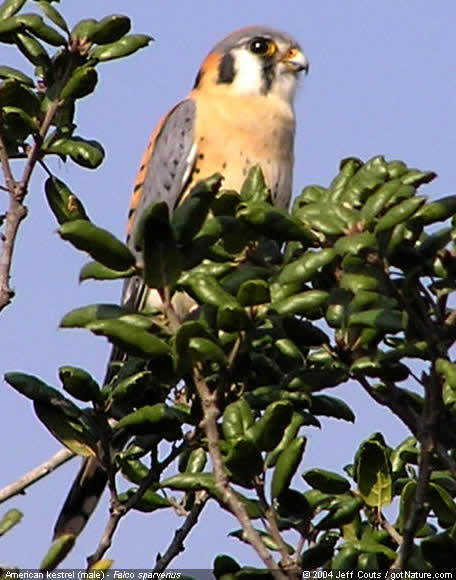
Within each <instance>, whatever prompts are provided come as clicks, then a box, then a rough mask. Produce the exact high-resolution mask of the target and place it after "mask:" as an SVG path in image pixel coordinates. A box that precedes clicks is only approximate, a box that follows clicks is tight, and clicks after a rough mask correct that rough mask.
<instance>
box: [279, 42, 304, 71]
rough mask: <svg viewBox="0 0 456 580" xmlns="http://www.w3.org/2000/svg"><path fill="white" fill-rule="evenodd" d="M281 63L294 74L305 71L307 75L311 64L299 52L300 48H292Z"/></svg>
mask: <svg viewBox="0 0 456 580" xmlns="http://www.w3.org/2000/svg"><path fill="white" fill-rule="evenodd" d="M281 61H282V62H283V63H284V65H285V66H286V67H287V68H288V69H289V70H290V71H292V72H294V73H298V72H301V71H305V73H306V74H307V73H308V72H309V67H310V63H309V61H308V60H307V57H306V56H305V55H304V54H303V53H302V52H301V51H300V50H299V48H296V47H293V48H290V50H289V51H288V52H287V53H286V54H285V56H284V57H283V58H282V59H281Z"/></svg>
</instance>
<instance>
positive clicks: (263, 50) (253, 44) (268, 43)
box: [249, 36, 276, 56]
mask: <svg viewBox="0 0 456 580" xmlns="http://www.w3.org/2000/svg"><path fill="white" fill-rule="evenodd" d="M249 49H250V52H253V53H254V54H258V55H260V56H272V55H273V54H274V53H275V51H276V46H275V44H274V43H273V42H272V40H270V39H269V38H262V37H261V36H257V37H256V38H254V39H253V40H251V41H250V44H249Z"/></svg>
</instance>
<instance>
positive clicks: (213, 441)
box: [193, 367, 287, 580]
mask: <svg viewBox="0 0 456 580" xmlns="http://www.w3.org/2000/svg"><path fill="white" fill-rule="evenodd" d="M193 379H194V382H195V386H196V389H197V391H198V394H199V397H200V400H201V404H202V407H203V420H202V422H201V426H202V427H203V429H204V431H205V433H206V437H207V444H208V449H209V454H210V456H211V459H212V464H213V467H214V475H215V483H216V487H217V490H218V491H219V493H220V494H221V496H222V499H223V502H224V503H226V504H227V506H228V507H229V508H230V510H231V512H232V513H233V514H234V515H235V516H236V518H237V519H238V521H239V523H240V524H241V527H242V530H243V535H244V538H245V540H246V541H247V542H248V543H249V544H250V545H251V546H252V547H253V548H254V550H255V551H256V553H257V554H258V556H259V557H260V558H261V560H262V561H263V563H264V564H265V566H266V567H267V568H268V569H269V570H271V572H272V573H273V575H274V577H275V578H276V580H284V579H286V578H287V576H286V575H285V574H284V573H283V572H282V571H281V570H279V569H278V567H277V564H276V563H275V562H274V559H273V558H272V556H271V554H270V553H269V550H268V549H267V548H266V546H265V545H264V543H263V540H262V539H261V536H260V535H259V533H258V532H257V531H256V530H255V528H254V527H253V526H252V522H251V521H250V518H249V515H248V513H247V511H246V509H245V506H244V504H243V503H242V502H241V500H240V499H239V498H238V497H237V496H236V494H235V492H234V491H233V489H232V488H231V486H230V483H229V479H228V476H227V474H226V472H225V468H224V465H223V458H222V453H221V451H220V438H219V433H218V429H217V418H218V416H219V410H218V408H217V405H216V401H215V394H213V393H211V392H210V390H209V387H208V386H207V384H206V381H205V380H204V377H203V376H202V374H201V370H200V369H199V367H195V369H194V372H193Z"/></svg>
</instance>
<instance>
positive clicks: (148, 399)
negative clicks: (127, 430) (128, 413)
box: [110, 370, 162, 409]
mask: <svg viewBox="0 0 456 580" xmlns="http://www.w3.org/2000/svg"><path fill="white" fill-rule="evenodd" d="M111 389H112V390H111V391H110V398H111V399H112V400H113V401H114V403H115V404H116V405H120V406H121V407H122V408H127V409H133V408H135V407H139V406H141V405H143V404H146V403H148V404H150V403H152V402H155V400H154V398H155V397H156V401H157V402H159V401H160V399H161V398H162V393H161V392H160V389H159V388H158V385H157V384H156V382H155V380H154V374H153V373H152V372H151V371H149V370H141V371H139V372H134V373H133V374H130V375H128V376H127V377H125V378H123V379H119V380H117V381H116V382H115V384H114V385H113V386H112V387H111Z"/></svg>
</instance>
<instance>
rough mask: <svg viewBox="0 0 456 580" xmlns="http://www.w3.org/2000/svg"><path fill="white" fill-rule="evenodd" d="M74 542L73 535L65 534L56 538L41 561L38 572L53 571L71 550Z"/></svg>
mask: <svg viewBox="0 0 456 580" xmlns="http://www.w3.org/2000/svg"><path fill="white" fill-rule="evenodd" d="M75 541H76V536H75V535H74V534H65V535H64V536H60V537H59V538H57V539H56V540H55V541H54V542H53V543H52V545H51V547H50V548H49V551H48V552H47V554H46V555H45V556H44V558H43V559H42V561H41V564H40V571H41V572H50V571H51V570H54V569H55V568H56V567H57V566H58V565H59V564H60V562H62V560H63V559H64V558H65V557H66V556H67V554H68V553H69V552H70V550H71V549H72V548H73V546H74V543H75Z"/></svg>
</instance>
